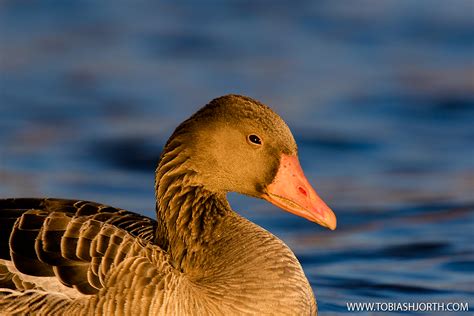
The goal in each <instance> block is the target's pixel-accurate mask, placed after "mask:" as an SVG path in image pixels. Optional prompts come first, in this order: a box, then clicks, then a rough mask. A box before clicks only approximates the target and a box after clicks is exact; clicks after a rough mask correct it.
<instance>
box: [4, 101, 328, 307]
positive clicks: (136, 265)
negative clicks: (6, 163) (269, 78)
mask: <svg viewBox="0 0 474 316" xmlns="http://www.w3.org/2000/svg"><path fill="white" fill-rule="evenodd" d="M231 191H233V192H238V193H242V194H245V195H249V196H253V197H257V198H263V199H265V200H267V201H269V202H270V203H273V204H275V205H277V206H278V207H280V208H282V209H284V210H286V211H289V212H291V213H294V214H296V215H298V216H302V217H304V218H306V219H309V220H310V221H313V222H316V223H318V224H320V225H322V226H325V227H328V228H330V229H335V227H336V217H335V215H334V213H333V212H332V211H331V209H330V208H329V207H328V206H327V205H326V204H325V203H324V202H323V201H322V200H321V199H320V198H319V196H318V195H317V194H316V192H315V191H314V189H313V188H312V187H311V185H310V184H309V182H308V180H307V179H306V177H305V176H304V174H303V171H302V169H301V167H300V164H299V162H298V156H297V147H296V143H295V140H294V139H293V136H292V134H291V132H290V130H289V128H288V127H287V125H286V124H285V122H284V121H283V120H282V119H281V118H280V117H279V116H278V115H277V114H276V113H275V112H273V111H272V110H271V109H270V108H269V107H267V106H266V105H263V104H262V103H260V102H258V101H255V100H253V99H251V98H248V97H245V96H239V95H228V96H223V97H220V98H217V99H214V100H212V101H211V102H210V103H209V104H208V105H206V106H205V107H203V108H202V109H200V110H199V111H198V112H196V113H195V114H194V115H193V116H191V117H190V118H189V119H188V120H186V121H184V122H183V123H182V124H181V125H179V127H178V128H177V129H176V130H175V132H174V133H173V134H172V136H171V137H170V139H169V140H168V142H167V143H166V145H165V148H164V150H163V152H162V155H161V157H160V160H159V164H158V167H157V169H156V178H155V192H156V216H157V219H156V220H154V219H151V218H148V217H145V216H142V215H139V214H136V213H132V212H129V211H126V210H122V209H118V208H114V207H110V206H107V205H103V204H98V203H94V202H87V201H77V200H64V199H50V198H44V199H36V198H13V199H3V200H0V232H1V233H0V288H1V289H0V313H2V314H7V315H9V314H15V315H21V314H34V315H57V314H69V315H82V314H86V315H92V314H94V315H95V314H102V315H112V314H117V315H316V314H317V305H316V300H315V298H314V294H313V291H312V289H311V287H310V284H309V282H308V280H307V278H306V277H305V275H304V272H303V269H302V268H301V265H300V263H299V262H298V260H297V259H296V257H295V255H294V254H293V252H292V251H291V250H290V249H289V248H288V247H287V246H286V245H285V244H284V243H283V242H282V241H281V240H280V239H278V238H277V237H275V236H273V235H272V234H271V233H269V232H268V231H266V230H264V229H263V228H261V227H259V226H257V225H256V224H254V223H252V222H250V221H248V220H246V219H245V218H242V217H241V216H239V215H238V214H237V213H235V212H234V211H233V210H232V209H231V207H230V206H229V204H228V201H227V199H226V194H227V192H231Z"/></svg>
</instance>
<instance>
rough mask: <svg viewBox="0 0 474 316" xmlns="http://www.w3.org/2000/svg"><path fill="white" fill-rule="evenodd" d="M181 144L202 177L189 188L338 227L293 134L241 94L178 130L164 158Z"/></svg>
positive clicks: (224, 99)
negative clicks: (258, 201) (233, 195)
mask: <svg viewBox="0 0 474 316" xmlns="http://www.w3.org/2000/svg"><path fill="white" fill-rule="evenodd" d="M180 144H185V145H186V146H182V147H181V146H180V147H181V149H180V150H181V151H183V154H185V156H186V157H187V159H186V161H187V164H186V166H187V167H186V168H188V169H189V170H190V171H192V172H193V173H194V174H195V175H196V176H195V177H193V180H190V181H191V182H194V183H188V184H191V185H198V186H202V187H204V188H205V189H207V190H209V191H211V192H216V193H223V194H225V193H227V192H238V193H241V194H245V195H248V196H252V197H257V198H262V199H265V200H267V201H268V202H270V203H272V204H274V205H276V206H278V207H279V208H281V209H283V210H286V211H288V212H291V213H293V214H295V215H298V216H301V217H304V218H306V219H308V220H310V221H312V222H315V223H317V224H319V225H322V226H324V227H327V228H329V229H331V230H333V229H335V228H336V216H335V215H334V213H333V211H332V210H331V209H330V208H329V207H328V206H327V205H326V203H324V201H323V200H322V199H321V198H320V197H319V195H318V194H317V193H316V191H315V190H314V189H313V187H312V186H311V184H310V183H309V181H308V180H307V178H306V177H305V175H304V173H303V170H302V168H301V166H300V163H299V160H298V150H297V146H296V142H295V140H294V137H293V135H292V133H291V131H290V129H289V128H288V126H287V125H286V123H285V122H284V121H283V119H282V118H281V117H280V116H278V114H276V113H275V112H274V111H273V110H271V109H270V108H269V107H267V106H266V105H264V104H262V103H260V102H258V101H256V100H253V99H251V98H249V97H244V96H239V95H227V96H223V97H220V98H217V99H214V100H212V101H211V102H210V103H209V104H208V105H206V106H205V107H203V108H202V109H200V110H199V111H198V112H196V113H195V114H194V115H193V116H191V117H190V118H189V119H188V120H186V121H185V122H183V123H182V124H181V125H180V126H179V127H178V128H177V129H176V131H175V132H174V134H173V136H172V137H171V138H170V141H168V144H167V146H166V147H165V154H164V155H166V152H167V151H172V150H173V148H176V147H177V146H179V145H180Z"/></svg>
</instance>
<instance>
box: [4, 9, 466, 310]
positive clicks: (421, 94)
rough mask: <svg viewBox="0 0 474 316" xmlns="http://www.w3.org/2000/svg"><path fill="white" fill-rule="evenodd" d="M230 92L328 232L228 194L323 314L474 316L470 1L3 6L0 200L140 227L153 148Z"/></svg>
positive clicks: (150, 198) (148, 202) (149, 210)
mask: <svg viewBox="0 0 474 316" xmlns="http://www.w3.org/2000/svg"><path fill="white" fill-rule="evenodd" d="M228 93H237V94H244V95H248V96H251V97H253V98H256V99H258V100H260V101H262V102H264V103H266V104H268V105H270V106H271V107H273V108H274V109H275V110H276V111H277V112H278V113H279V114H280V115H281V116H282V117H283V118H284V119H285V120H286V121H287V122H288V124H289V126H290V128H291V129H292V130H293V132H294V134H295V138H296V140H297V142H298V144H299V151H300V159H301V163H302V166H303V168H304V169H305V172H306V175H307V176H308V178H309V179H310V181H311V182H312V183H313V184H314V186H315V188H316V190H317V191H318V192H319V193H320V195H321V196H322V197H323V199H325V200H326V202H327V203H328V204H329V205H330V206H331V207H332V208H333V209H334V211H335V212H336V214H337V216H338V229H337V230H336V231H334V232H330V231H328V230H325V229H323V228H321V227H319V226H316V225H314V224H312V223H310V222H309V221H306V220H304V219H301V218H297V217H295V216H292V215H291V214H287V213H284V212H281V211H279V210H278V209H276V208H275V207H273V206H271V205H269V204H268V203H265V202H263V201H258V200H255V199H251V198H246V197H241V196H237V195H236V194H231V195H230V199H231V204H232V206H233V207H234V209H236V210H238V211H239V212H240V213H241V214H242V215H244V216H246V217H248V218H250V219H251V220H253V221H255V222H257V223H258V224H259V225H261V226H263V227H265V228H267V229H268V230H270V231H271V232H272V233H274V234H276V235H277V236H279V237H280V238H282V239H283V240H284V241H285V242H286V243H287V244H288V245H289V246H290V247H291V248H292V249H293V250H294V251H295V253H296V255H297V256H298V258H299V259H300V261H301V262H302V265H303V268H304V270H305V272H306V274H307V276H308V278H309V279H310V281H311V284H312V286H313V288H314V291H315V293H316V297H317V299H318V303H319V308H320V311H321V312H322V313H323V314H324V315H331V314H339V313H344V312H347V310H346V302H355V301H363V302H365V301H367V302H370V301H372V302H373V301H379V302H380V301H384V302H403V301H418V302H420V301H425V302H426V301H429V302H433V301H434V302H449V301H459V302H470V307H471V310H472V309H473V308H474V246H473V245H474V243H473V240H474V212H473V211H474V194H473V192H474V128H473V120H474V1H471V0H465V1H462V0H452V1H436V0H432V1H424V0H419V1H400V0H397V1H395V0H393V1H377V0H364V1H358V2H357V3H355V2H350V1H309V0H307V1H289V0H288V1H250V0H248V1H236V0H235V1H225V2H224V1H222V2H219V1H199V2H198V1H173V2H168V3H165V2H160V1H151V0H150V1H135V2H133V5H132V3H131V2H127V1H119V0H114V1H92V0H91V1H48V0H42V1H0V197H22V196H23V197H24V196H35V197H36V196H38V197H40V196H49V197H64V198H77V199H87V200H95V201H99V202H104V203H108V204H110V205H113V206H118V207H122V208H126V209H129V210H132V211H137V212H140V213H142V214H146V215H149V216H154V195H153V181H154V168H155V165H156V163H157V159H158V156H159V154H160V152H161V147H162V146H163V144H164V142H165V141H166V140H167V138H168V137H169V135H170V134H171V133H172V131H173V129H174V127H176V125H177V124H178V123H180V122H181V121H182V120H184V119H185V118H187V117H188V116H190V115H191V114H192V113H193V112H195V111H196V110H197V109H198V108H200V107H201V106H203V105H205V104H206V103H207V102H208V101H210V100H211V99H212V98H214V97H217V96H220V95H224V94H228ZM404 314H405V315H406V314H407V313H404ZM408 314H409V313H408Z"/></svg>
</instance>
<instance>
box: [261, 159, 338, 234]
mask: <svg viewBox="0 0 474 316" xmlns="http://www.w3.org/2000/svg"><path fill="white" fill-rule="evenodd" d="M262 198H264V199H265V200H267V201H268V202H270V203H272V204H274V205H276V206H278V207H280V208H282V209H284V210H285V211H288V212H290V213H293V214H295V215H298V216H301V217H304V218H306V219H308V220H310V221H312V222H315V223H317V224H319V225H321V226H324V227H327V228H329V229H331V230H334V229H336V225H337V220H336V215H334V212H333V211H332V210H331V209H330V208H329V206H327V205H326V203H324V201H323V200H322V199H321V198H320V197H319V195H318V194H317V193H316V191H315V190H314V189H313V187H312V186H311V184H309V182H308V179H306V177H305V175H304V173H303V169H301V166H300V163H299V161H298V156H296V155H294V156H290V155H285V154H282V156H281V161H280V166H279V167H278V171H277V174H276V176H275V179H273V182H272V183H270V184H269V185H268V186H267V190H266V193H264V194H263V195H262Z"/></svg>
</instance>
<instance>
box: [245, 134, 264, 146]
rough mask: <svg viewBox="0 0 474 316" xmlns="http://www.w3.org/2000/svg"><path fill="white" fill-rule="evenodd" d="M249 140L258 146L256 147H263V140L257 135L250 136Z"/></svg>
mask: <svg viewBox="0 0 474 316" xmlns="http://www.w3.org/2000/svg"><path fill="white" fill-rule="evenodd" d="M248 140H249V141H250V142H251V143H252V144H256V145H261V144H262V140H261V139H260V137H258V136H257V135H255V134H251V135H249V136H248Z"/></svg>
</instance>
